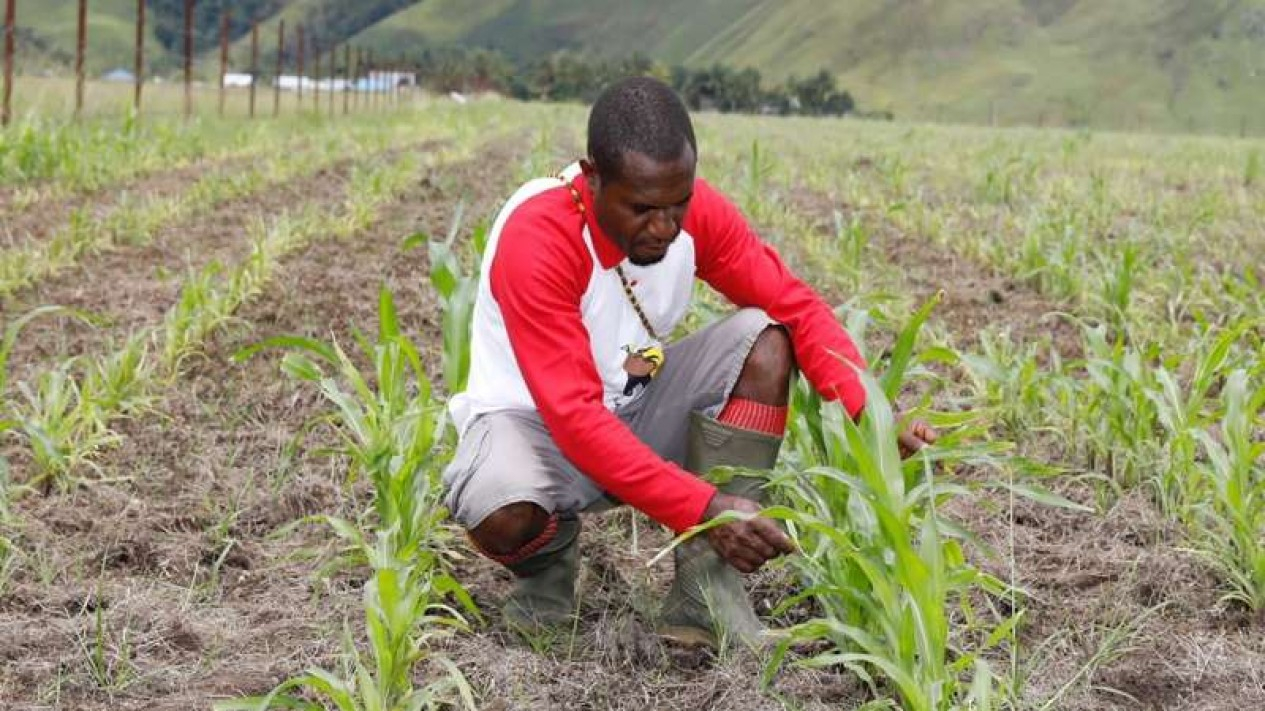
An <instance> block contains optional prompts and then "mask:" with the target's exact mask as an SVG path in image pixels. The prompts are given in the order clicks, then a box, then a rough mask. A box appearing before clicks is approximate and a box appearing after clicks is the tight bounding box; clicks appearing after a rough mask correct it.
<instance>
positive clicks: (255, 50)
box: [250, 20, 259, 118]
mask: <svg viewBox="0 0 1265 711" xmlns="http://www.w3.org/2000/svg"><path fill="white" fill-rule="evenodd" d="M258 84H259V22H258V21H256V20H251V22H250V117H251V118H255V87H256V86H257V85H258Z"/></svg>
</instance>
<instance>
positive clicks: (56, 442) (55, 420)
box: [12, 360, 119, 488]
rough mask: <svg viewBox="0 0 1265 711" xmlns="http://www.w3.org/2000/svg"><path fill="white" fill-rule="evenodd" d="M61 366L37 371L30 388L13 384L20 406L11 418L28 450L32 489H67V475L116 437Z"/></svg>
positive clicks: (69, 367)
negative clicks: (32, 469) (56, 486)
mask: <svg viewBox="0 0 1265 711" xmlns="http://www.w3.org/2000/svg"><path fill="white" fill-rule="evenodd" d="M73 367H74V361H73V360H71V361H67V362H64V363H62V364H60V365H58V366H57V367H55V368H52V369H50V370H46V371H43V372H41V373H40V374H39V376H38V377H37V378H36V379H35V380H34V381H33V382H31V383H27V382H21V383H18V386H17V387H18V393H19V395H20V400H19V401H18V402H16V403H14V404H13V406H12V407H13V414H12V418H13V420H14V422H15V423H16V424H17V427H16V429H18V430H19V431H20V432H21V434H22V436H23V437H24V438H25V439H26V440H27V442H28V444H29V445H30V448H31V455H32V459H33V463H34V465H35V471H34V473H33V475H32V477H31V479H30V481H29V482H28V483H29V484H30V485H32V486H41V487H45V488H46V487H48V486H49V485H51V484H54V483H55V484H59V485H68V484H70V483H71V482H72V481H73V480H72V479H71V473H72V472H73V471H75V470H76V469H78V468H79V467H80V466H82V465H85V464H87V465H91V456H92V455H93V454H95V453H96V452H98V451H99V450H101V449H103V448H105V447H108V446H110V445H113V444H116V443H117V442H118V441H119V438H118V435H117V434H115V433H114V432H113V431H111V430H110V428H109V427H108V426H107V423H106V422H105V421H104V419H103V418H102V414H101V412H100V411H99V410H97V409H96V408H95V407H94V406H93V401H92V393H90V392H88V393H86V392H84V391H83V390H82V389H81V387H80V383H79V381H78V379H77V378H76V376H75V373H74V371H73Z"/></svg>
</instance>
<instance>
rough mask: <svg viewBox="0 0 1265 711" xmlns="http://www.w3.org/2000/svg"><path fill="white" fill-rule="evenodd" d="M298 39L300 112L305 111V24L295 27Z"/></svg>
mask: <svg viewBox="0 0 1265 711" xmlns="http://www.w3.org/2000/svg"><path fill="white" fill-rule="evenodd" d="M295 32H296V33H297V34H296V39H295V41H296V42H297V43H298V50H297V51H298V54H299V57H298V67H299V112H300V113H302V111H303V25H302V24H299V25H298V27H297V28H296V29H295Z"/></svg>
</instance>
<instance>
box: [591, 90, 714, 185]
mask: <svg viewBox="0 0 1265 711" xmlns="http://www.w3.org/2000/svg"><path fill="white" fill-rule="evenodd" d="M686 144H688V145H689V147H690V148H691V149H692V150H693V151H694V155H695V156H696V157H697V156H698V144H697V143H696V142H695V140H694V125H693V124H692V123H691V122H690V114H689V111H687V110H686V108H685V104H684V103H683V102H682V101H681V97H679V96H677V95H676V92H675V91H672V87H670V86H668V85H667V84H664V83H663V82H661V81H659V80H658V79H655V78H653V77H628V78H627V79H621V80H619V81H617V82H615V83H614V84H611V85H610V86H608V87H607V88H606V89H605V90H604V91H602V94H601V95H600V96H598V97H597V101H596V102H594V104H593V109H592V111H590V112H589V159H591V160H592V161H593V164H594V166H595V167H596V168H597V173H598V175H600V176H601V177H602V178H603V179H604V180H618V179H619V171H620V169H621V167H622V166H621V162H622V160H623V156H624V154H625V153H628V152H630V151H635V152H637V153H641V154H642V155H645V156H647V157H648V158H652V159H654V160H657V161H670V160H676V159H677V158H680V157H681V154H682V153H683V152H684V151H685V146H686Z"/></svg>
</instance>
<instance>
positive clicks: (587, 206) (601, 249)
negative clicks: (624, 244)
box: [571, 173, 627, 270]
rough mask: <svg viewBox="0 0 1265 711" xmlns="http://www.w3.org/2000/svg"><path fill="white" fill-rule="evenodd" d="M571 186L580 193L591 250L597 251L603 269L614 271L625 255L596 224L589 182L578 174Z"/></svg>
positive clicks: (595, 213)
mask: <svg viewBox="0 0 1265 711" xmlns="http://www.w3.org/2000/svg"><path fill="white" fill-rule="evenodd" d="M571 184H572V185H573V186H575V188H576V189H577V190H579V191H580V200H581V201H583V203H584V224H585V225H587V226H588V228H589V234H590V235H592V237H593V249H594V250H596V251H597V261H598V262H599V263H600V264H601V265H602V268H603V269H608V270H609V269H614V268H615V266H616V265H618V264H619V263H620V262H622V261H624V259H625V257H626V256H627V255H625V254H624V252H623V250H621V249H620V248H619V245H617V244H615V240H613V239H611V238H610V236H608V235H607V234H606V232H605V231H603V230H602V228H601V227H600V226H599V225H598V224H597V212H596V211H595V210H594V209H593V191H592V190H590V189H589V181H587V180H585V179H584V174H583V173H580V174H579V175H577V176H576V177H575V178H573V179H572V180H571Z"/></svg>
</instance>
